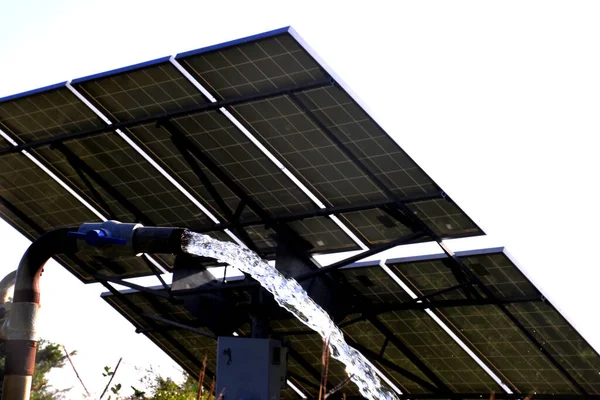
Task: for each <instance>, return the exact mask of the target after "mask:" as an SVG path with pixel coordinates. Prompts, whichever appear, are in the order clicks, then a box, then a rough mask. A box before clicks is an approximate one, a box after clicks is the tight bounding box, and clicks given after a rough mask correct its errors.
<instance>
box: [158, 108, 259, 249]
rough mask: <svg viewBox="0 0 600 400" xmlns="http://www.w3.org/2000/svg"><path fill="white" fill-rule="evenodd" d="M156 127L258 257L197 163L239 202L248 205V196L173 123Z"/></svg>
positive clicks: (247, 236)
mask: <svg viewBox="0 0 600 400" xmlns="http://www.w3.org/2000/svg"><path fill="white" fill-rule="evenodd" d="M157 126H158V127H161V128H163V129H165V130H166V131H167V132H169V133H170V134H171V141H172V142H173V144H174V145H175V147H176V148H177V150H179V152H180V153H181V156H182V157H183V159H184V160H185V161H186V163H187V164H188V166H189V167H190V169H191V170H192V171H193V172H194V174H195V175H196V176H197V177H198V179H199V180H200V182H201V183H202V185H203V186H204V187H205V188H206V190H208V192H209V193H210V195H211V196H212V198H213V200H214V201H215V202H216V203H217V206H218V207H219V209H220V210H221V212H222V213H223V214H224V215H225V218H226V219H227V220H228V221H230V222H231V223H232V224H233V231H234V232H235V233H236V234H238V235H239V236H240V238H241V240H242V241H243V242H244V244H245V245H246V246H248V248H250V249H251V250H253V251H254V252H256V253H257V254H259V255H260V254H261V251H260V250H259V249H258V247H256V244H255V243H254V242H253V241H252V239H251V238H250V236H249V235H248V233H247V232H246V231H245V230H244V229H242V228H241V227H239V226H237V224H236V217H235V214H234V212H233V211H231V209H230V208H229V206H227V204H226V203H225V201H224V200H223V198H222V197H221V195H220V194H219V192H218V191H217V189H216V188H215V187H214V185H213V183H212V182H211V181H210V179H209V177H208V175H207V174H206V173H205V172H204V171H203V170H202V168H201V167H200V165H198V163H197V161H200V163H202V164H203V165H204V166H205V167H206V168H207V169H208V170H209V171H211V172H212V173H213V174H214V175H215V176H216V177H217V178H218V179H219V180H220V181H221V182H222V183H223V184H225V186H227V188H228V189H229V190H231V191H232V192H233V193H234V194H235V195H237V196H238V197H239V198H240V202H242V203H246V204H249V197H248V195H247V194H246V193H244V192H243V190H241V189H240V188H239V187H238V186H237V185H236V184H235V182H234V181H233V180H232V179H231V178H230V177H229V176H227V174H225V173H224V172H223V171H221V169H220V168H219V167H218V166H217V165H216V164H215V163H214V162H213V161H212V160H211V159H210V157H208V156H207V155H206V154H204V152H203V151H202V150H201V149H200V148H198V146H196V144H195V143H193V142H192V141H191V140H189V139H188V138H187V137H186V136H185V134H184V133H183V132H181V131H180V130H179V129H178V128H177V127H176V126H175V125H174V124H173V123H171V122H170V121H162V120H159V121H158V122H157ZM249 205H250V204H249ZM252 206H253V207H255V208H257V210H260V212H262V213H263V214H264V211H263V210H262V208H261V207H260V206H258V204H256V203H255V202H253V201H252ZM241 208H242V207H238V209H239V212H241ZM236 211H238V210H236ZM255 212H256V211H255Z"/></svg>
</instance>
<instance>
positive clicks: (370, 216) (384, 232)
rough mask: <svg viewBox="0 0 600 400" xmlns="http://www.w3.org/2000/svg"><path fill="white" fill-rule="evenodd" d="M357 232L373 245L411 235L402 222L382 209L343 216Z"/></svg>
mask: <svg viewBox="0 0 600 400" xmlns="http://www.w3.org/2000/svg"><path fill="white" fill-rule="evenodd" d="M342 216H343V217H344V219H345V220H346V221H348V223H349V224H350V226H352V227H353V228H354V229H355V230H356V231H358V232H359V233H360V234H361V235H362V237H363V238H364V239H365V240H366V241H367V242H368V243H369V244H371V245H375V244H380V243H387V242H389V241H390V238H398V237H402V236H406V235H408V234H410V233H411V230H410V229H408V228H407V227H406V226H405V225H403V224H402V223H401V222H400V221H398V220H396V219H394V217H392V216H391V215H389V214H387V213H385V212H383V211H381V210H380V209H372V210H366V211H359V212H351V213H344V214H342Z"/></svg>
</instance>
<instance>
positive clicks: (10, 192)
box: [0, 154, 98, 231]
mask: <svg viewBox="0 0 600 400" xmlns="http://www.w3.org/2000/svg"><path fill="white" fill-rule="evenodd" d="M0 196H2V197H3V198H5V199H6V200H7V201H9V202H10V203H12V204H13V205H14V206H15V207H17V208H18V209H20V210H21V212H23V213H25V214H27V215H28V216H29V217H30V218H31V219H32V220H33V221H34V222H35V223H37V224H38V225H39V226H40V227H41V228H42V229H43V230H45V231H49V230H52V229H56V228H61V227H66V226H78V225H79V224H81V223H82V222H90V221H96V220H97V219H98V217H96V216H95V215H94V214H93V213H92V212H91V211H89V210H88V209H87V208H86V207H84V206H83V205H82V204H81V203H80V202H79V201H77V200H76V199H75V197H73V196H72V195H71V194H69V193H68V192H66V191H65V190H64V189H63V188H62V187H61V186H60V185H59V184H58V183H56V181H54V180H53V179H52V178H50V177H49V176H48V175H47V174H46V173H45V172H44V171H42V170H41V169H40V168H38V167H37V166H36V165H35V164H34V163H32V162H31V161H30V160H29V159H27V158H26V157H24V156H23V155H21V154H7V155H5V156H3V157H1V158H0Z"/></svg>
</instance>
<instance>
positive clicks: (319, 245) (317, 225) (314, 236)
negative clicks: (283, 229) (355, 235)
mask: <svg viewBox="0 0 600 400" xmlns="http://www.w3.org/2000/svg"><path fill="white" fill-rule="evenodd" d="M289 226H290V227H291V228H292V229H294V230H295V231H296V232H297V233H298V234H299V235H300V236H301V237H302V238H303V239H305V240H306V241H308V242H309V243H311V244H312V245H313V249H312V250H311V251H312V252H317V253H320V252H328V251H332V250H338V251H340V250H355V249H358V246H357V245H356V243H354V241H352V239H350V237H348V236H347V235H346V234H345V233H343V232H342V230H341V229H340V228H339V227H338V226H337V225H336V224H335V223H334V222H333V221H332V220H330V219H329V218H306V219H303V220H301V221H293V222H290V223H289Z"/></svg>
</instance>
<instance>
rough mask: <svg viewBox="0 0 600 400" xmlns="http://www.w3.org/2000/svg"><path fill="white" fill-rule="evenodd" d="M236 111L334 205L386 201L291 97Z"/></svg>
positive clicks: (258, 103) (280, 157)
mask: <svg viewBox="0 0 600 400" xmlns="http://www.w3.org/2000/svg"><path fill="white" fill-rule="evenodd" d="M233 109H234V110H235V113H236V114H238V116H239V119H240V120H242V121H244V122H246V124H247V125H249V126H250V127H251V128H252V130H253V131H254V132H255V133H256V134H257V135H258V137H260V138H262V140H263V142H264V143H266V144H267V145H268V146H269V147H270V148H271V149H273V150H274V151H275V153H276V154H278V158H279V159H281V160H283V161H284V162H285V163H287V164H288V165H290V166H291V167H292V168H293V169H294V170H296V171H297V172H298V174H299V175H300V177H303V178H304V179H305V180H306V182H307V183H308V184H309V185H310V186H312V187H313V189H314V191H315V192H317V193H319V194H320V195H321V196H322V198H324V199H326V200H327V201H328V202H329V203H331V204H332V205H343V204H350V203H352V202H357V201H365V200H381V199H383V198H385V197H384V195H383V193H382V192H381V191H380V190H379V189H378V188H377V187H376V186H375V185H374V184H373V183H372V182H371V181H370V180H369V179H368V178H367V177H366V176H365V175H364V174H363V173H362V172H361V171H360V170H359V169H358V167H357V166H356V165H355V164H354V163H353V162H352V161H351V160H349V159H348V158H347V157H346V156H345V155H344V153H343V152H342V151H341V150H340V149H339V148H338V147H337V146H335V145H334V144H333V143H332V142H331V141H330V140H329V139H328V138H327V137H326V136H325V135H324V134H323V133H322V132H321V131H320V130H319V129H318V128H317V127H316V126H314V124H312V122H311V121H310V120H309V119H308V117H307V116H306V115H305V114H304V113H303V112H302V111H301V110H299V109H298V108H297V107H296V106H295V105H294V104H293V102H292V101H291V100H290V99H289V98H287V97H283V96H282V97H276V98H272V99H267V100H262V101H257V102H252V103H250V104H244V105H240V106H236V107H233Z"/></svg>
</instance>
